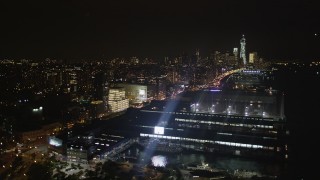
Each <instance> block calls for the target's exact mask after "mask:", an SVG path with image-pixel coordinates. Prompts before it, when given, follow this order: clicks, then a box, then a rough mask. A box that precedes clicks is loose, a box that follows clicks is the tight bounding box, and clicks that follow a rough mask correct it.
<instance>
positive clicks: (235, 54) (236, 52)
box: [233, 48, 239, 64]
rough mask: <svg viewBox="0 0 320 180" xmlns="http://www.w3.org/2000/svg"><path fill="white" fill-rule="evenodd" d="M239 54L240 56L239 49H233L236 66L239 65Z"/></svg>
mask: <svg viewBox="0 0 320 180" xmlns="http://www.w3.org/2000/svg"><path fill="white" fill-rule="evenodd" d="M238 54H239V50H238V48H233V55H234V60H235V62H236V64H238Z"/></svg>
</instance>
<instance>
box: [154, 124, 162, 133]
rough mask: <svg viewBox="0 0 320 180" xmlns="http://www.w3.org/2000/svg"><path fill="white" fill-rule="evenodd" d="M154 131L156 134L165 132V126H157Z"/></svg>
mask: <svg viewBox="0 0 320 180" xmlns="http://www.w3.org/2000/svg"><path fill="white" fill-rule="evenodd" d="M154 133H155V134H164V127H159V126H155V127H154Z"/></svg>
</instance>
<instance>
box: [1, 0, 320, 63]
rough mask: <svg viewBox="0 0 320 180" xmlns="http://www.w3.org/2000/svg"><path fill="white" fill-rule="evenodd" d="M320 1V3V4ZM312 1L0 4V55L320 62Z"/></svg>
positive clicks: (318, 15) (319, 31) (318, 22)
mask: <svg viewBox="0 0 320 180" xmlns="http://www.w3.org/2000/svg"><path fill="white" fill-rule="evenodd" d="M319 4H320V3H319ZM319 7H320V6H319V5H318V3H317V1H307V0H301V1H297V0H291V1H280V0H274V1H273V0H268V1H266V0H263V1H262V0H256V1H241V0H233V1H231V0H208V1H204V0H193V1H192V0H189V1H178V0H171V1H164V0H162V1H155V0H149V1H141V0H128V1H121V0H112V1H107V0H103V1H94V0H87V1H81V0H52V1H50V0H45V1H44V0H43V1H9V0H8V1H6V2H1V3H0V23H1V26H0V27H1V31H0V58H1V59H4V58H8V59H20V58H27V59H38V60H41V59H44V58H46V57H49V58H52V59H55V58H56V59H76V60H77V59H79V60H80V59H100V58H113V57H130V56H138V57H151V58H156V59H163V57H164V56H169V57H170V56H179V55H180V54H182V53H184V52H185V53H187V54H189V55H190V54H191V53H193V52H194V51H195V50H196V49H200V55H202V56H208V55H209V53H210V51H214V50H219V51H222V52H225V51H232V49H233V47H239V40H240V38H241V36H242V34H245V36H246V39H247V52H252V51H256V52H258V54H259V55H260V56H262V57H264V58H265V59H287V60H295V59H300V60H320V10H319Z"/></svg>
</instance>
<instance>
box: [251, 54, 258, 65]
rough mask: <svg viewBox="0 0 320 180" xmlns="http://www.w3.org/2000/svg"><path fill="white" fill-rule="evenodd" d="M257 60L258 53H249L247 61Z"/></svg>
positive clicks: (253, 61)
mask: <svg viewBox="0 0 320 180" xmlns="http://www.w3.org/2000/svg"><path fill="white" fill-rule="evenodd" d="M257 61H258V53H257V52H252V53H250V54H249V63H252V64H253V63H255V62H257Z"/></svg>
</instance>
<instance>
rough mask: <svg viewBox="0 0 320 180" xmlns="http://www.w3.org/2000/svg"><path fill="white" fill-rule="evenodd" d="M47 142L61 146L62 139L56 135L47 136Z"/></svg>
mask: <svg viewBox="0 0 320 180" xmlns="http://www.w3.org/2000/svg"><path fill="white" fill-rule="evenodd" d="M49 144H50V145H52V146H56V147H60V146H62V140H60V139H58V138H56V137H53V136H50V137H49Z"/></svg>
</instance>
